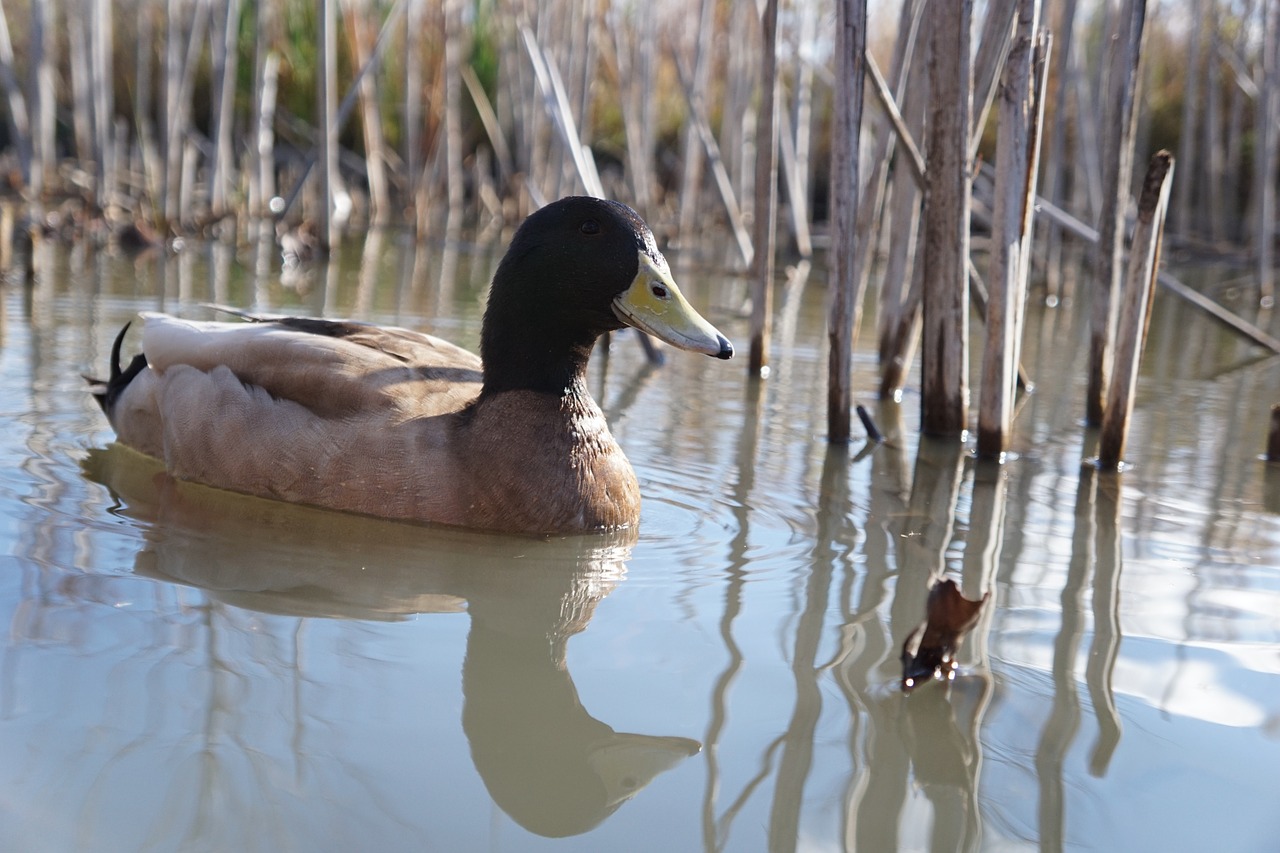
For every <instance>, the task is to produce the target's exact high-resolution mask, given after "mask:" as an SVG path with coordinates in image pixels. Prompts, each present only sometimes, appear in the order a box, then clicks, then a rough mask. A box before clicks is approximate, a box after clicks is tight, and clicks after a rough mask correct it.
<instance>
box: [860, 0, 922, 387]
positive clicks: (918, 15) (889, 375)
mask: <svg viewBox="0 0 1280 853" xmlns="http://www.w3.org/2000/svg"><path fill="white" fill-rule="evenodd" d="M926 6H927V3H925V2H923V0H922V2H920V3H918V5H917V7H916V8H915V9H913V10H908V9H907V8H905V7H904V9H903V14H904V15H906V14H907V13H908V11H910V12H912V13H913V17H912V18H911V19H909V20H908V19H906V18H903V22H904V23H907V24H909V25H910V26H911V27H912V28H913V29H914V30H915V32H914V33H913V34H912V35H911V36H910V41H909V42H906V43H904V44H903V53H902V55H901V59H902V63H903V64H902V65H901V66H900V67H899V69H898V79H897V81H896V84H897V85H896V86H895V91H896V92H897V93H898V94H897V95H896V97H895V101H899V102H901V104H902V108H901V113H902V115H903V121H904V123H905V126H906V131H907V133H908V134H909V135H910V136H911V137H913V138H919V137H920V136H921V135H922V134H923V131H924V120H925V110H926V106H927V102H928V96H929V92H928V50H927V49H922V45H920V43H919V41H920V39H919V34H920V33H921V32H922V30H921V21H922V20H923V19H924V10H925V8H926ZM924 32H927V31H924ZM890 138H891V139H892V138H894V137H892V136H890ZM917 153H918V151H917ZM873 162H875V161H874V160H873ZM922 172H923V169H922ZM887 189H888V190H889V196H888V205H887V207H886V208H885V210H884V212H883V213H874V212H873V211H869V210H864V211H862V213H863V225H862V227H863V229H864V232H865V233H867V234H868V236H867V239H865V240H864V241H863V242H862V245H864V246H868V247H871V246H874V245H876V241H875V240H874V239H873V238H872V236H871V232H870V228H871V227H872V226H873V225H874V224H875V223H876V222H877V221H878V220H883V222H881V223H880V226H879V227H880V228H881V231H882V233H885V234H888V233H893V234H894V235H895V239H893V240H890V241H888V247H887V253H888V256H887V257H886V259H885V263H884V271H883V273H882V275H881V276H880V282H881V283H880V299H879V309H880V316H879V324H878V332H879V339H880V347H879V356H880V366H881V381H880V396H881V398H882V399H897V397H898V396H899V394H900V393H901V390H902V386H903V383H904V381H905V376H906V373H907V370H908V368H909V367H910V364H911V361H912V359H913V356H914V352H915V342H916V341H917V339H918V338H919V326H920V288H919V267H918V265H917V264H916V262H915V261H916V255H917V252H916V245H917V241H918V238H919V231H920V214H921V209H920V202H921V199H922V197H923V193H924V183H923V180H922V179H918V178H916V177H915V176H914V175H912V174H911V170H909V169H895V170H894V172H893V176H892V183H891V184H889V185H888V187H887ZM864 206H865V205H864ZM871 217H874V218H871ZM890 229H892V231H890ZM869 254H870V253H869V252H868V253H864V264H865V266H866V267H867V269H866V270H865V271H864V272H863V273H862V276H863V277H864V278H866V277H869V276H870V274H871V273H870V257H869Z"/></svg>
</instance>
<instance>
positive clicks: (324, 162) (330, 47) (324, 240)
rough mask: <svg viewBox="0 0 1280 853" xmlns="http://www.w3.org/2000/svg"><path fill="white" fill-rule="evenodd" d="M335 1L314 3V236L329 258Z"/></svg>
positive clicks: (334, 234)
mask: <svg viewBox="0 0 1280 853" xmlns="http://www.w3.org/2000/svg"><path fill="white" fill-rule="evenodd" d="M336 3H337V0H316V19H317V21H318V32H317V33H316V36H317V39H318V43H317V45H316V49H317V51H318V53H319V62H320V67H319V69H317V70H318V73H317V74H316V115H317V116H318V117H319V125H320V126H319V128H317V132H318V135H319V146H320V170H319V173H318V177H319V187H318V188H319V195H320V198H319V209H318V210H317V211H316V220H317V221H316V226H317V227H316V233H317V236H318V238H319V242H320V251H321V252H322V253H323V254H328V253H329V251H330V249H332V248H333V246H334V245H335V244H336V243H337V242H338V224H337V222H336V221H335V218H334V209H333V203H334V197H335V195H336V193H337V192H338V188H339V178H338V121H337V118H338V93H337V87H338V37H337V32H336V30H335V24H334V17H335V12H336V8H335V5H336Z"/></svg>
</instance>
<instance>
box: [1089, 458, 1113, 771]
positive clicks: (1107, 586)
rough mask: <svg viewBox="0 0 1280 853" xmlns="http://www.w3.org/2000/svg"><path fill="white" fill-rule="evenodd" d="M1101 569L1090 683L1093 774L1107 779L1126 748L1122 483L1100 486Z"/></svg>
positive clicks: (1097, 577)
mask: <svg viewBox="0 0 1280 853" xmlns="http://www.w3.org/2000/svg"><path fill="white" fill-rule="evenodd" d="M1097 525H1098V568H1097V572H1096V573H1095V574H1094V578H1093V642H1092V643H1090V646H1089V663H1088V664H1087V665H1086V667H1085V681H1086V682H1087V684H1088V685H1089V700H1090V702H1092V704H1093V712H1094V713H1095V714H1096V715H1097V717H1098V740H1097V741H1096V742H1095V743H1094V746H1093V751H1092V752H1091V753H1090V755H1089V772H1091V773H1092V774H1093V775H1095V776H1105V775H1106V772H1107V765H1108V764H1110V763H1111V756H1112V754H1113V753H1114V752H1115V749H1116V746H1117V745H1119V743H1120V713H1119V712H1118V711H1117V710H1116V702H1115V696H1114V694H1113V693H1112V690H1111V676H1112V674H1113V673H1114V672H1115V667H1116V657H1117V656H1118V655H1119V653H1120V566H1121V556H1120V547H1121V541H1120V531H1119V528H1120V478H1119V476H1113V477H1108V478H1106V480H1105V481H1103V482H1101V483H1099V484H1098V492H1097Z"/></svg>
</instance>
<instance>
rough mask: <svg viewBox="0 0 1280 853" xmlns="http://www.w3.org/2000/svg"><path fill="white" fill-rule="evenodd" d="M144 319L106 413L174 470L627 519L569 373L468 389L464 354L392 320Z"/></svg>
mask: <svg viewBox="0 0 1280 853" xmlns="http://www.w3.org/2000/svg"><path fill="white" fill-rule="evenodd" d="M143 319H144V327H143V351H144V352H145V353H146V354H147V360H148V367H147V369H145V370H142V371H141V372H140V373H138V375H137V376H136V377H134V378H133V380H132V381H131V382H129V384H128V385H127V386H125V387H124V388H123V390H122V391H121V392H120V394H119V397H118V399H116V400H115V403H114V406H113V407H112V410H111V412H110V417H111V422H112V426H113V427H114V428H115V430H116V434H117V435H118V437H119V439H120V440H121V441H122V442H124V443H125V444H127V445H129V446H131V447H134V448H136V449H138V450H141V451H142V452H144V453H147V454H150V455H152V456H155V457H157V458H159V459H161V460H162V461H163V462H164V463H165V467H166V468H167V469H168V470H169V472H170V473H172V474H173V475H174V476H175V477H178V478H180V479H186V480H193V481H196V482H200V483H205V484H207V485H211V486H218V487H221V488H226V489H231V490H234V491H239V492H245V493H248V494H253V495H259V496H261V497H268V498H277V499H280V500H286V501H292V502H296V503H306V504H312V505H315V506H322V507H328V508H330V509H338V510H346V511H351V512H360V513H366V514H370V515H379V516H383V517H388V518H399V519H408V520H413V521H430V522H440V523H444V524H455V525H462V526H468V527H482V528H487V529H493V530H508V531H524V532H538V533H552V532H568V531H587V530H599V529H606V528H614V527H623V526H628V525H632V524H635V523H636V522H637V521H638V520H639V514H640V493H639V487H638V485H637V483H636V477H635V474H634V472H633V471H632V469H631V465H630V463H628V462H627V459H626V457H625V455H624V454H623V453H622V450H621V448H620V447H618V444H617V442H616V441H614V439H613V436H612V434H610V432H609V428H608V425H607V424H606V423H605V420H604V416H603V414H602V413H601V412H600V409H599V407H598V406H596V404H595V402H594V401H593V400H592V399H591V397H590V395H589V394H588V393H587V391H586V389H585V387H584V386H583V385H582V383H574V384H573V385H571V386H570V387H569V388H566V389H564V392H563V393H561V394H550V393H544V392H540V391H531V390H524V389H517V390H510V391H502V392H498V393H493V394H485V395H481V388H482V384H481V379H482V371H481V363H480V359H479V358H478V357H476V356H475V355H473V354H472V353H469V352H467V351H465V350H462V349H460V348H458V347H456V346H454V345H452V344H450V343H448V342H446V341H442V340H440V339H438V338H433V337H430V336H428V335H420V334H416V333H413V332H407V331H404V330H399V329H380V328H377V327H373V326H362V325H356V324H350V323H345V324H332V326H331V327H330V332H329V333H327V334H317V333H314V332H311V331H300V330H294V329H287V328H280V327H278V326H276V325H274V324H270V323H194V322H190V321H185V320H178V319H176V318H173V317H168V316H165V315H158V314H152V315H144V318H143ZM339 332H343V333H345V334H342V335H341V336H338V334H337V333H339Z"/></svg>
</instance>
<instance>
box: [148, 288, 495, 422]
mask: <svg viewBox="0 0 1280 853" xmlns="http://www.w3.org/2000/svg"><path fill="white" fill-rule="evenodd" d="M142 317H143V320H144V326H143V337H142V350H143V353H144V354H145V355H146V358H147V363H148V364H149V365H150V366H151V367H152V369H154V370H156V371H157V372H159V373H161V374H163V373H165V372H166V371H167V370H169V369H170V368H172V367H174V366H177V365H188V366H190V367H194V368H195V369H197V370H199V371H202V372H206V373H207V372H209V371H212V370H214V369H215V368H218V367H225V368H226V369H228V370H230V371H231V373H232V374H234V375H235V376H236V378H237V379H239V380H240V381H241V382H242V383H244V384H245V385H252V386H257V387H259V388H261V389H263V390H264V391H265V392H267V394H269V395H270V396H271V397H272V398H275V399H280V400H290V401H292V402H295V403H298V404H299V405H301V406H303V407H304V408H306V409H308V410H310V411H312V412H314V413H315V414H316V415H318V416H320V417H324V418H337V417H352V416H359V415H360V413H366V414H368V413H371V412H372V411H373V410H380V409H386V408H388V407H390V408H394V409H398V410H400V411H402V412H403V413H404V414H406V415H408V414H412V415H413V416H430V415H437V414H446V413H448V412H453V411H457V410H458V409H460V408H462V407H463V406H465V405H466V404H467V403H468V402H470V401H471V400H472V399H474V398H475V396H476V395H477V394H478V393H479V391H480V382H481V379H482V369H481V363H480V358H479V356H477V355H475V354H474V353H471V352H468V351H467V350H464V349H462V348H461V347H458V346H456V345H454V344H451V343H449V342H448V341H445V340H442V339H440V338H436V337H433V336H431V335H426V334H422V333H420V332H414V331H411V330H408V329H401V328H395V327H386V326H375V325H372V324H368V323H357V322H352V321H343V320H322V319H315V318H309V317H281V318H272V319H261V318H256V317H247V318H246V319H249V320H250V322H243V323H223V322H200V321H193V320H183V319H179V318H176V317H171V316H169V315H166V314H151V313H148V314H143V315H142Z"/></svg>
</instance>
